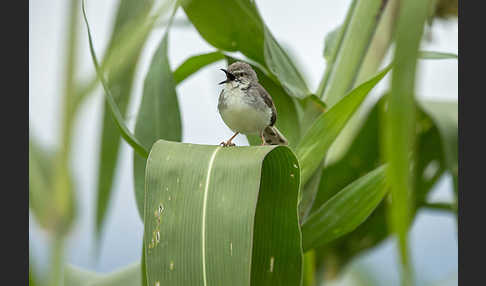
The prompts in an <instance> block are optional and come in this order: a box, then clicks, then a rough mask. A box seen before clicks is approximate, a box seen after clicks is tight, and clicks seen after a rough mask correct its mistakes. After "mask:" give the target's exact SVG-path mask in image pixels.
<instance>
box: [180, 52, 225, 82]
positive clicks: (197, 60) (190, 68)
mask: <svg viewBox="0 0 486 286" xmlns="http://www.w3.org/2000/svg"><path fill="white" fill-rule="evenodd" d="M222 59H224V55H223V53H221V52H219V51H218V52H211V53H207V54H200V55H196V56H192V57H190V58H188V59H187V60H185V61H184V62H183V63H182V64H181V65H180V66H179V67H178V68H177V69H176V70H175V71H174V80H175V82H176V84H179V83H181V82H182V81H184V80H185V79H186V78H188V77H190V76H191V75H192V74H194V73H196V72H197V71H198V70H200V69H201V68H203V67H205V66H207V65H209V64H212V63H214V62H217V61H219V60H222Z"/></svg>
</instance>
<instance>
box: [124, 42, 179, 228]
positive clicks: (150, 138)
mask: <svg viewBox="0 0 486 286" xmlns="http://www.w3.org/2000/svg"><path fill="white" fill-rule="evenodd" d="M167 46H168V32H166V33H165V35H164V36H163V38H162V40H161V42H160V44H159V46H158V47H157V50H156V51H155V54H154V55H153V58H152V61H151V63H150V67H149V71H148V73H147V76H146V77H145V82H144V87H143V96H142V103H141V104H140V108H139V110H138V115H137V122H136V124H135V136H136V137H137V138H138V139H139V140H140V142H141V143H142V144H143V146H144V147H145V148H146V149H147V150H150V148H152V144H154V143H155V141H157V140H158V139H166V140H171V141H181V139H182V122H181V114H180V111H179V103H178V101H177V93H176V89H175V82H174V79H173V75H172V71H171V69H170V64H169V58H168V55H167ZM145 165H146V158H143V157H141V156H140V155H139V154H136V153H134V154H133V176H134V182H135V198H136V202H137V207H138V211H139V214H140V217H141V218H142V219H143V206H144V193H145V192H144V190H145V187H144V186H145V183H144V182H145Z"/></svg>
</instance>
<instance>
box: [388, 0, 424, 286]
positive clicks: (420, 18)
mask: <svg viewBox="0 0 486 286" xmlns="http://www.w3.org/2000/svg"><path fill="white" fill-rule="evenodd" d="M429 5H430V1H422V0H409V1H405V2H403V3H402V5H401V6H400V12H399V18H398V23H397V39H396V48H395V54H394V65H395V66H394V69H393V73H392V80H391V91H390V95H389V97H388V106H387V111H386V116H385V118H384V121H383V123H384V127H385V129H384V134H383V136H382V138H383V140H384V141H383V147H382V154H384V157H385V160H386V162H387V163H388V164H389V167H388V169H387V180H388V181H389V184H390V186H391V194H392V203H391V211H390V225H391V228H392V229H393V231H394V233H395V234H396V235H397V236H398V249H399V253H400V258H401V264H402V269H403V275H402V278H403V284H404V285H411V284H412V281H413V278H412V271H411V267H410V264H409V256H408V228H409V225H410V222H411V213H412V212H411V210H412V203H411V201H412V200H411V195H412V194H413V183H412V177H411V171H410V166H411V165H410V164H411V161H412V158H410V152H411V151H412V146H413V142H414V137H415V136H414V131H415V120H416V118H415V116H416V115H415V100H414V90H415V70H416V65H417V57H418V55H419V52H418V49H419V45H420V41H421V39H422V33H423V28H424V23H425V19H426V17H427V11H428V7H429Z"/></svg>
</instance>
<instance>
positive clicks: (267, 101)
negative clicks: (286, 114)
mask: <svg viewBox="0 0 486 286" xmlns="http://www.w3.org/2000/svg"><path fill="white" fill-rule="evenodd" d="M252 86H253V85H252ZM253 88H254V90H255V91H256V92H258V95H259V96H261V97H262V98H263V101H264V102H265V104H266V105H267V106H268V107H270V108H271V109H272V118H271V119H270V126H273V125H274V124H275V121H277V109H276V108H275V104H273V100H272V97H271V96H270V94H268V92H267V91H266V90H265V88H263V86H262V85H261V84H259V83H256V84H255V85H254V86H253Z"/></svg>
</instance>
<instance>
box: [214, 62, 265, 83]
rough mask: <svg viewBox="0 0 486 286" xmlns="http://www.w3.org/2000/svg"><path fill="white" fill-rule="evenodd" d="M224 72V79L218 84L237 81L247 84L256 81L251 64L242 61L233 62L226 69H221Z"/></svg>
mask: <svg viewBox="0 0 486 286" xmlns="http://www.w3.org/2000/svg"><path fill="white" fill-rule="evenodd" d="M221 70H222V71H224V73H225V74H226V80H223V81H222V82H220V83H219V84H223V83H231V82H237V83H241V84H245V85H246V84H249V83H251V82H258V77H257V74H256V72H255V71H254V70H253V69H252V68H251V66H250V65H249V64H247V63H244V62H234V63H232V64H231V65H229V67H228V69H227V70H225V69H221Z"/></svg>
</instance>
